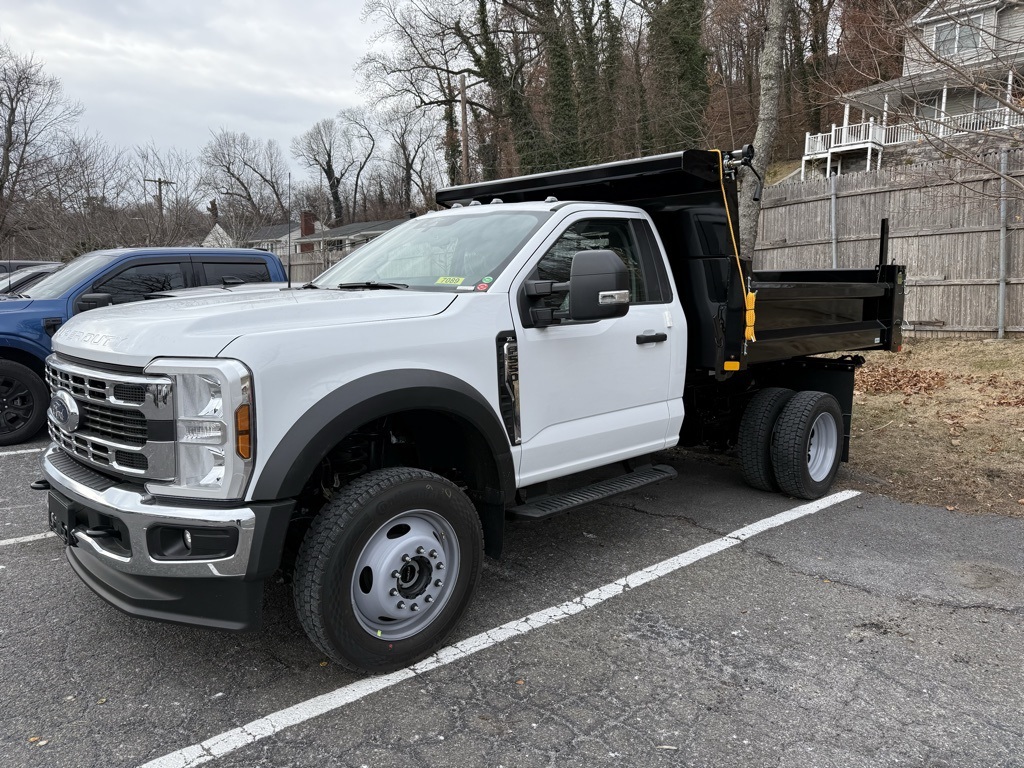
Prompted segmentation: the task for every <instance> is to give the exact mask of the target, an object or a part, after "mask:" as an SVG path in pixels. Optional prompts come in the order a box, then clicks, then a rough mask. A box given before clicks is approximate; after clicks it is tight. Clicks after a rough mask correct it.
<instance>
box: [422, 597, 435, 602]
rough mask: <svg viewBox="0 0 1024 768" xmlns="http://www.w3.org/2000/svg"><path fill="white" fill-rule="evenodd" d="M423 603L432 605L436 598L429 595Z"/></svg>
mask: <svg viewBox="0 0 1024 768" xmlns="http://www.w3.org/2000/svg"><path fill="white" fill-rule="evenodd" d="M423 602H424V603H432V602H434V596H433V595H427V596H426V597H424V598H423Z"/></svg>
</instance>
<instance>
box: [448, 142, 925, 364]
mask: <svg viewBox="0 0 1024 768" xmlns="http://www.w3.org/2000/svg"><path fill="white" fill-rule="evenodd" d="M723 163H724V160H723V156H722V154H721V153H719V152H712V151H704V150H687V151H685V152H676V153H672V154H667V155H658V156H655V157H647V158H641V159H638V160H627V161H623V162H618V163H608V164H605V165H596V166H589V167H586V168H574V169H569V170H565V171H555V172H552V173H543V174H536V175H532V176H521V177H518V178H513V179H504V180H499V181H490V182H481V183H479V184H469V185H465V186H461V187H451V188H448V189H443V190H440V191H439V192H438V193H437V202H438V203H439V204H441V205H445V206H450V205H453V204H454V203H463V204H465V203H468V202H470V201H473V200H476V201H479V202H480V203H489V202H491V201H492V200H494V199H495V198H498V199H500V200H502V201H503V202H506V203H513V202H525V201H537V200H544V199H545V198H547V197H549V196H553V197H556V198H557V199H558V200H560V201H566V202H568V201H596V202H605V203H619V204H624V205H631V206H636V207H638V208H642V209H644V210H645V211H647V213H649V214H650V216H651V218H652V219H653V220H654V223H655V225H656V227H657V229H658V234H659V235H660V237H661V240H662V242H663V244H664V246H665V251H666V253H667V254H668V258H669V263H670V264H671V267H672V271H673V274H674V276H675V283H676V289H677V290H678V292H679V295H680V300H681V302H682V304H683V309H684V311H685V312H686V315H687V320H688V324H689V355H688V357H689V365H688V367H689V369H690V375H691V377H692V376H695V375H699V374H701V373H703V374H704V375H705V376H707V375H708V374H712V375H713V376H714V377H715V378H717V379H719V380H721V379H725V378H728V377H730V376H731V375H732V374H733V373H735V372H737V371H740V370H745V369H747V368H748V366H755V367H756V366H757V365H758V364H763V363H777V362H781V361H786V360H791V359H793V358H798V357H804V356H807V355H815V354H821V353H825V352H839V351H857V350H867V349H890V350H891V349H896V348H898V347H899V345H900V344H901V337H900V323H901V321H902V315H903V282H904V274H905V273H904V268H903V267H900V266H895V265H889V264H886V263H885V261H886V250H885V243H886V237H885V232H884V226H883V237H882V239H881V248H880V259H879V266H877V267H875V268H871V269H843V270H789V271H784V272H758V273H755V272H754V271H753V270H752V268H751V262H750V259H749V258H746V257H743V256H742V255H739V254H738V253H737V249H736V248H735V247H734V245H733V243H734V241H735V242H736V243H738V242H739V235H738V231H737V230H736V224H737V222H738V212H737V195H736V179H735V171H733V170H731V169H729V168H727V167H723ZM730 224H731V226H730ZM734 236H735V238H734ZM744 286H748V287H749V291H750V292H751V293H756V298H755V302H756V303H755V315H756V320H755V322H754V331H755V333H756V341H750V340H747V335H748V333H747V331H748V328H747V313H746V305H745V299H744Z"/></svg>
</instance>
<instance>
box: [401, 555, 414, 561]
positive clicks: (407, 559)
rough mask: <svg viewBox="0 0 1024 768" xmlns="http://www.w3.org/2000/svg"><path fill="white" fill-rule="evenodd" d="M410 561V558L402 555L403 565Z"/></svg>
mask: <svg viewBox="0 0 1024 768" xmlns="http://www.w3.org/2000/svg"><path fill="white" fill-rule="evenodd" d="M410 560H412V558H411V557H409V556H408V555H402V562H403V563H408V562H409V561H410Z"/></svg>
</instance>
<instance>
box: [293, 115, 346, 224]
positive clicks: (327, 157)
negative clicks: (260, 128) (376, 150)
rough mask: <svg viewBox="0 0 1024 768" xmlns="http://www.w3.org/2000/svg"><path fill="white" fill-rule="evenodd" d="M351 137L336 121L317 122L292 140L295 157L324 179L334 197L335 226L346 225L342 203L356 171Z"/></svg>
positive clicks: (330, 118) (333, 222)
mask: <svg viewBox="0 0 1024 768" xmlns="http://www.w3.org/2000/svg"><path fill="white" fill-rule="evenodd" d="M350 138H351V137H350V136H348V135H346V132H345V131H344V130H343V128H342V126H341V125H340V124H339V122H338V120H336V119H335V118H333V117H328V118H324V119H323V120H319V121H317V122H316V123H315V124H314V125H313V127H312V128H310V129H309V130H307V131H306V132H305V133H303V134H301V135H300V136H296V137H295V138H294V139H292V157H294V158H295V159H296V160H298V161H299V162H301V163H302V164H303V165H305V166H306V167H307V168H309V169H316V170H317V171H319V173H320V174H322V175H323V178H324V181H325V182H326V183H327V188H328V190H329V192H330V197H331V216H329V217H328V218H329V220H331V223H332V224H334V225H335V226H337V225H340V224H342V223H344V219H345V204H344V203H343V202H342V199H341V194H342V183H343V181H344V180H345V177H346V176H347V175H348V174H349V173H350V172H351V171H352V170H353V168H354V167H355V164H356V163H355V159H354V158H353V157H352V154H351V152H349V151H346V150H348V149H350V147H348V146H346V144H349V143H350V141H347V140H348V139H350Z"/></svg>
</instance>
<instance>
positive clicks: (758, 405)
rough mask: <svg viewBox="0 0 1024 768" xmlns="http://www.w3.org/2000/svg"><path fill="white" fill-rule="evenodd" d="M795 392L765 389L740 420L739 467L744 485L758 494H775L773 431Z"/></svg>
mask: <svg viewBox="0 0 1024 768" xmlns="http://www.w3.org/2000/svg"><path fill="white" fill-rule="evenodd" d="M794 394H795V393H794V392H793V390H792V389H783V388H782V387H768V388H767V389H762V390H761V391H760V392H758V393H757V394H756V395H754V396H753V397H752V398H751V399H750V402H749V403H747V407H746V409H745V410H744V411H743V418H742V419H741V420H740V436H739V443H740V446H739V447H740V467H741V468H742V470H743V479H744V480H746V481H747V485H749V486H751V487H753V488H757V489H758V490H761V491H777V490H779V486H778V484H777V483H776V482H775V472H774V470H773V469H772V431H773V430H774V429H775V423H776V422H777V421H778V418H779V414H780V413H782V409H783V408H785V407H786V403H788V402H789V401H790V399H791V398H792V397H793V395H794Z"/></svg>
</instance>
